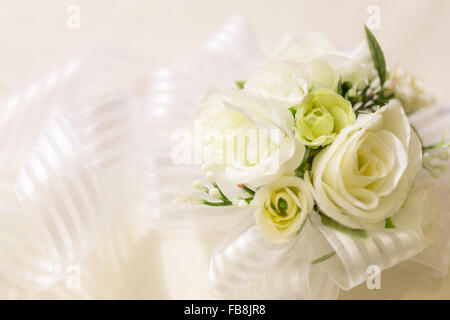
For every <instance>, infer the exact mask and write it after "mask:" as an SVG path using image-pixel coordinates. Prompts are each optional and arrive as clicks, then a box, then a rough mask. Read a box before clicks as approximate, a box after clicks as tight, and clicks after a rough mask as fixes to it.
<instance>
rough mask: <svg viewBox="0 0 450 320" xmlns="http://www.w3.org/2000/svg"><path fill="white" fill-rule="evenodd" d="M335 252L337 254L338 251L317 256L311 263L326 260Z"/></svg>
mask: <svg viewBox="0 0 450 320" xmlns="http://www.w3.org/2000/svg"><path fill="white" fill-rule="evenodd" d="M335 254H336V251H331V252H330V253H327V254H326V255H324V256H322V257H320V258H317V259H316V260H313V261H312V262H311V264H319V263H321V262H324V261H325V260H328V259H330V258H331V257H333V256H334V255H335Z"/></svg>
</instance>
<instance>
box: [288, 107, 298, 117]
mask: <svg viewBox="0 0 450 320" xmlns="http://www.w3.org/2000/svg"><path fill="white" fill-rule="evenodd" d="M289 111H291V112H292V115H293V116H294V118H295V114H296V113H297V107H290V108H289Z"/></svg>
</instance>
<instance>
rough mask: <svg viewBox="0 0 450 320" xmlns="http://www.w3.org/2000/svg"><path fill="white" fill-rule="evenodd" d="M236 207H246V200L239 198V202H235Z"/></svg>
mask: <svg viewBox="0 0 450 320" xmlns="http://www.w3.org/2000/svg"><path fill="white" fill-rule="evenodd" d="M237 205H238V207H239V208H241V209H243V208H247V207H248V202H247V201H245V200H244V199H241V200H239V202H238V203H237Z"/></svg>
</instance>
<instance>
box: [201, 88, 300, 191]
mask: <svg viewBox="0 0 450 320" xmlns="http://www.w3.org/2000/svg"><path fill="white" fill-rule="evenodd" d="M194 126H196V127H198V128H200V129H201V134H200V136H199V137H197V134H196V133H195V130H194V139H196V140H195V141H196V142H197V143H196V145H197V147H196V149H197V150H198V149H199V147H200V149H201V151H202V152H203V160H204V163H205V164H206V165H207V167H208V168H209V169H210V170H212V171H214V172H215V173H216V176H217V177H218V178H219V179H225V180H228V181H230V182H232V183H243V184H248V185H250V186H253V187H258V186H261V185H263V184H268V183H270V182H272V181H274V180H276V179H277V178H278V177H280V176H281V175H282V174H283V173H285V172H290V171H293V170H295V169H296V168H297V167H298V165H299V164H300V163H301V161H302V159H303V155H304V153H305V147H304V146H303V145H302V144H301V143H300V142H298V141H297V140H296V139H295V138H294V133H293V127H294V117H293V115H292V113H291V112H290V111H289V109H288V108H286V106H285V105H284V104H283V103H281V102H280V101H277V100H270V99H263V98H259V97H255V96H252V95H249V94H247V93H245V92H243V91H241V90H231V91H228V92H223V91H220V90H211V91H209V92H207V93H206V94H205V95H204V96H203V98H202V99H201V100H200V102H199V104H198V112H197V114H196V117H195V121H194ZM205 155H206V156H205Z"/></svg>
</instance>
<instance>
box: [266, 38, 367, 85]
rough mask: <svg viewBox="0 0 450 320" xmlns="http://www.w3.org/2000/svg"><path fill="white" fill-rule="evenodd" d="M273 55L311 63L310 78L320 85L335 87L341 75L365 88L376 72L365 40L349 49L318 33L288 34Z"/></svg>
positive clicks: (313, 82)
mask: <svg viewBox="0 0 450 320" xmlns="http://www.w3.org/2000/svg"><path fill="white" fill-rule="evenodd" d="M271 57H272V58H274V59H276V60H291V61H295V62H299V63H303V64H306V65H307V66H309V67H310V68H311V79H310V80H311V83H312V84H313V85H314V86H315V87H316V88H319V87H322V88H329V89H333V90H335V89H336V87H337V83H338V81H339V78H342V80H343V81H350V82H351V83H352V84H353V85H354V86H356V87H358V88H361V87H362V86H363V85H365V84H366V81H367V79H368V78H369V77H370V74H371V73H373V72H374V68H373V63H372V59H371V57H370V52H369V49H368V47H367V44H366V43H365V42H362V43H361V44H360V45H359V46H357V47H356V48H354V49H353V50H350V51H348V52H347V51H343V50H339V49H337V48H336V47H335V46H334V45H333V44H331V43H330V42H329V41H328V40H326V39H325V38H322V37H321V36H320V35H317V34H288V35H286V36H285V37H284V38H283V39H282V40H281V42H280V44H279V45H278V46H277V47H276V48H275V51H274V52H273V53H272V54H271Z"/></svg>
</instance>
